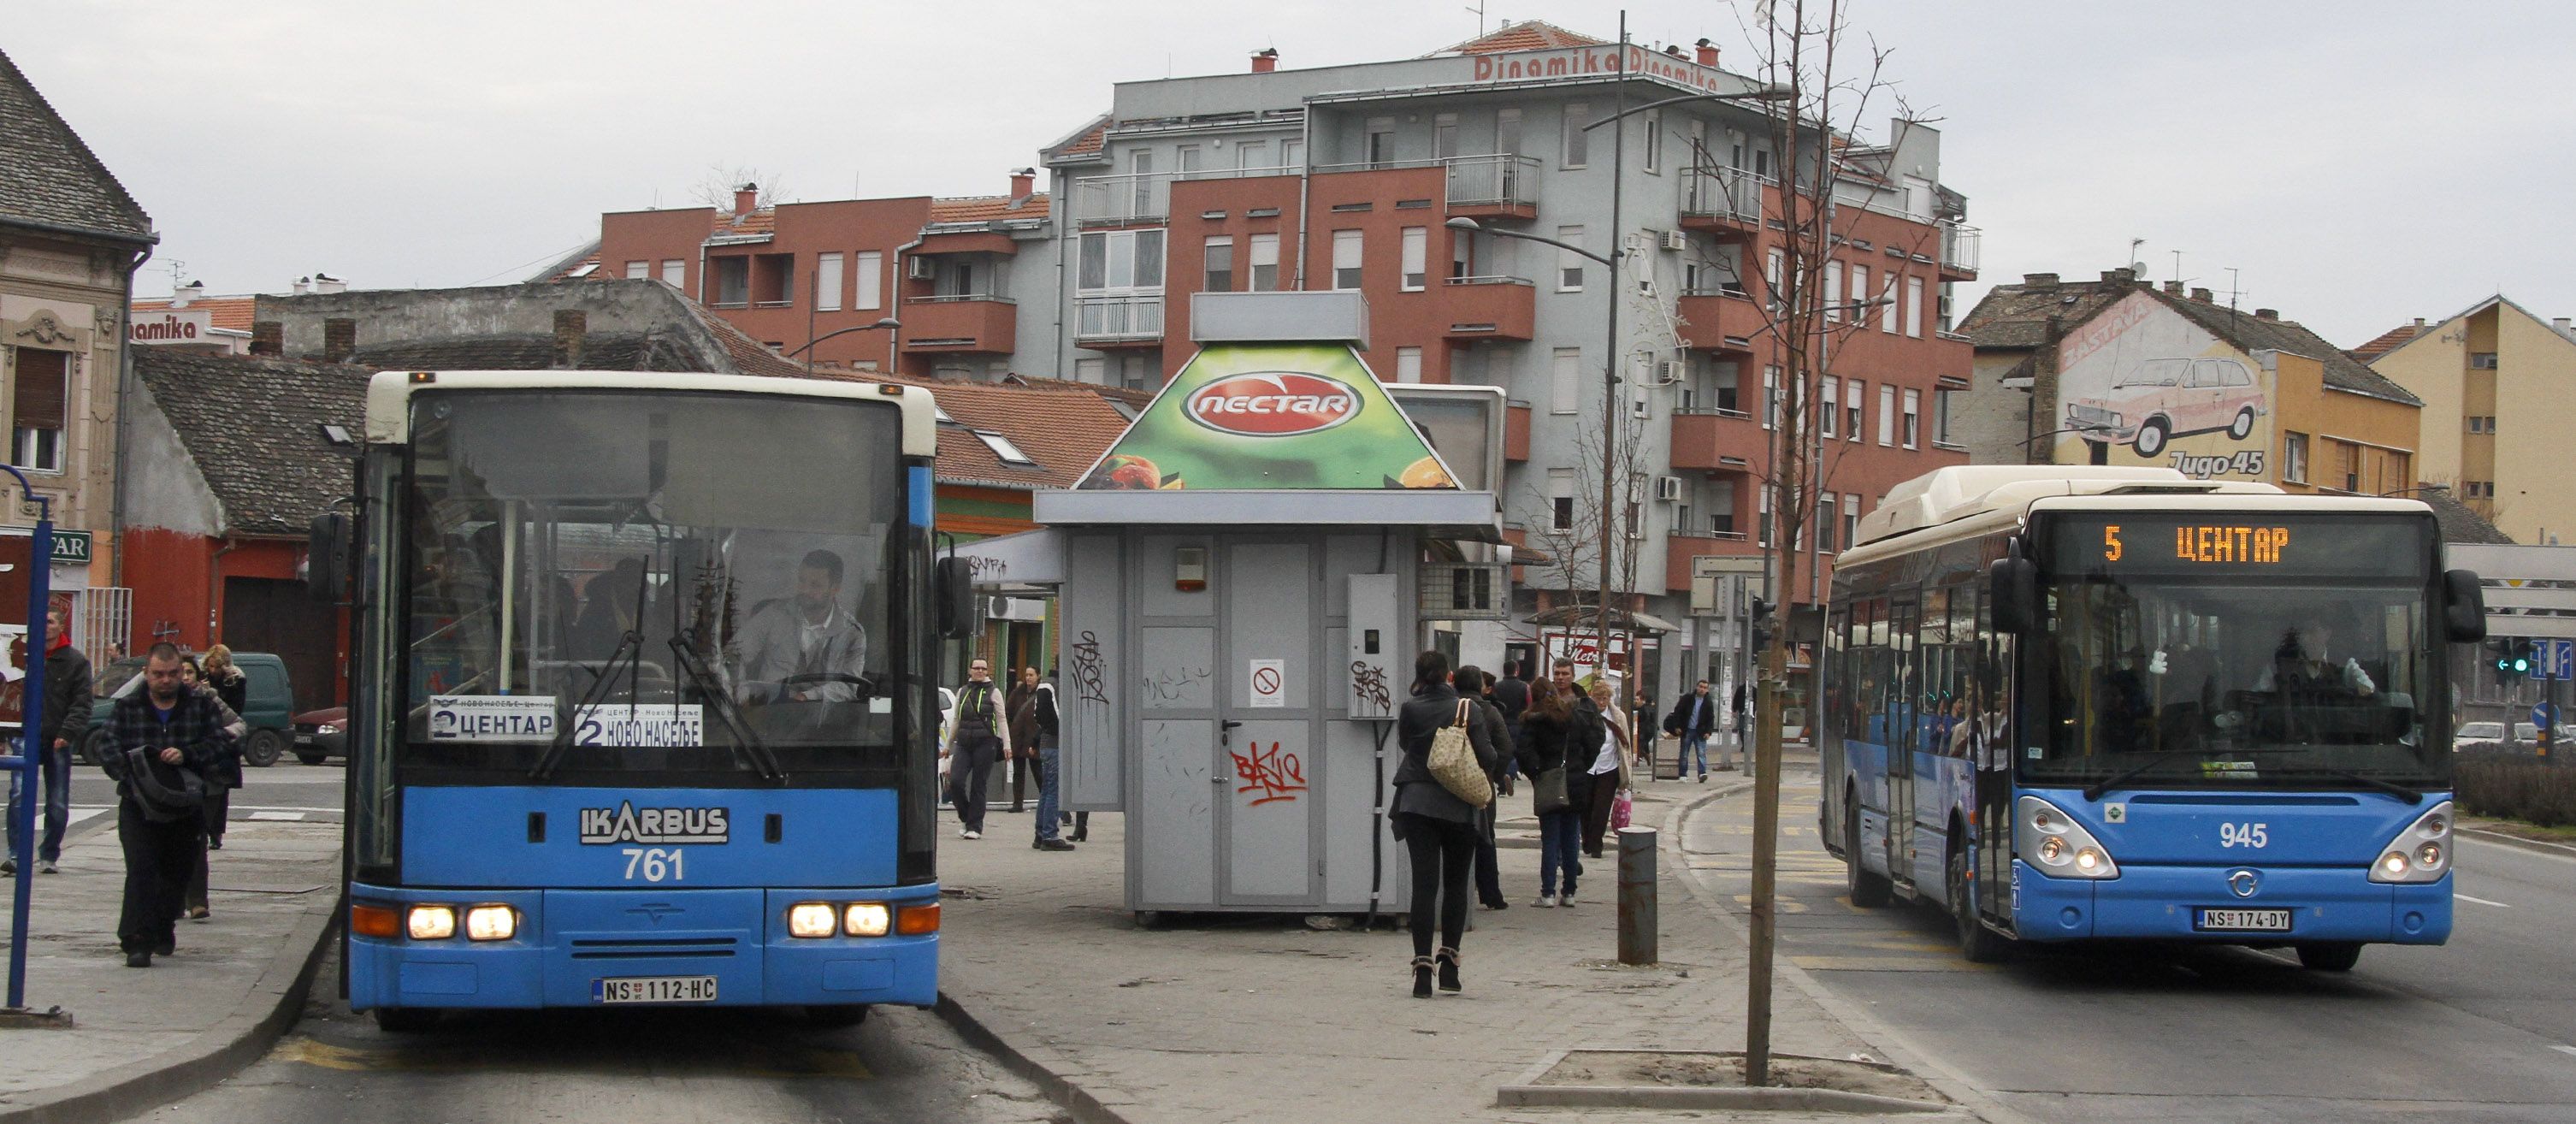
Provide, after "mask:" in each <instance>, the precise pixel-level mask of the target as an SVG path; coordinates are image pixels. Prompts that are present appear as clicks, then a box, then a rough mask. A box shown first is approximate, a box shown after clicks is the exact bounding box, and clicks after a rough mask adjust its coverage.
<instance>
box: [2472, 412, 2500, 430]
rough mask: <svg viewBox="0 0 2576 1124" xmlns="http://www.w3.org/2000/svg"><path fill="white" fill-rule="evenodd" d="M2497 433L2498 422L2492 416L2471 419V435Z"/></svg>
mask: <svg viewBox="0 0 2576 1124" xmlns="http://www.w3.org/2000/svg"><path fill="white" fill-rule="evenodd" d="M2495 431H2496V420H2495V418H2494V417H2493V416H2491V415H2490V416H2486V417H2472V418H2470V419H2469V432H2471V433H2493V432H2495Z"/></svg>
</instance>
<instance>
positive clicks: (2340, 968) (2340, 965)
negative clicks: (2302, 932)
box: [2299, 941, 2361, 972]
mask: <svg viewBox="0 0 2576 1124" xmlns="http://www.w3.org/2000/svg"><path fill="white" fill-rule="evenodd" d="M2360 961H2361V942H2360V941H2313V942H2310V943H2308V944H2303V945H2300V946H2299V966H2300V967H2302V968H2305V969H2308V970H2309V971H2312V972H2349V971H2351V970H2352V966H2353V965H2354V964H2357V963H2359V962H2360Z"/></svg>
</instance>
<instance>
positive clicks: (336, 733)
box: [295, 706, 349, 765]
mask: <svg viewBox="0 0 2576 1124" xmlns="http://www.w3.org/2000/svg"><path fill="white" fill-rule="evenodd" d="M348 756H349V708H348V707H345V706H326V707H323V708H322V709H320V710H308V711H305V712H304V713H302V714H298V715H296V716H295V759H296V760H298V761H301V762H303V763H305V764H307V765H319V764H321V763H323V762H325V761H328V760H330V759H332V758H334V757H338V758H343V759H345V758H347V757H348Z"/></svg>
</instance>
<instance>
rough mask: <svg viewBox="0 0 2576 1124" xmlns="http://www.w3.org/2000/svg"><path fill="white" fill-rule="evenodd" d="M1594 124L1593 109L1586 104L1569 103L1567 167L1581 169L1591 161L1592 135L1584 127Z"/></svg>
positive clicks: (1566, 131) (1567, 112)
mask: <svg viewBox="0 0 2576 1124" xmlns="http://www.w3.org/2000/svg"><path fill="white" fill-rule="evenodd" d="M1591 123H1592V107H1591V106H1590V105H1589V104H1586V103H1584V102H1579V101H1578V102H1569V103H1567V105H1566V107H1565V166H1566V167H1568V168H1580V167H1582V166H1583V165H1584V164H1585V163H1586V162H1587V161H1589V160H1590V159H1591V155H1592V134H1590V133H1587V132H1584V131H1583V127H1584V126H1585V125H1588V124H1591Z"/></svg>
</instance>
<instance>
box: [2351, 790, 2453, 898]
mask: <svg viewBox="0 0 2576 1124" xmlns="http://www.w3.org/2000/svg"><path fill="white" fill-rule="evenodd" d="M2450 872H2451V802H2450V801H2448V800H2445V801H2443V802H2441V803H2440V804H2437V805H2435V806H2434V807H2433V810H2432V811H2429V812H2426V813H2424V814H2423V815H2420V816H2417V817H2415V822H2414V823H2412V824H2409V825H2407V827H2406V830H2404V831H2401V832H2398V833H2397V838H2395V839H2391V840H2389V841H2388V846H2387V847H2385V848H2383V849H2381V851H2380V852H2379V861H2378V862H2374V863H2372V864H2370V880H2371V881H2373V882H2399V883H2408V882H2416V883H2420V882H2439V881H2441V880H2442V876H2443V875H2445V874H2448V873H2450Z"/></svg>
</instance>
